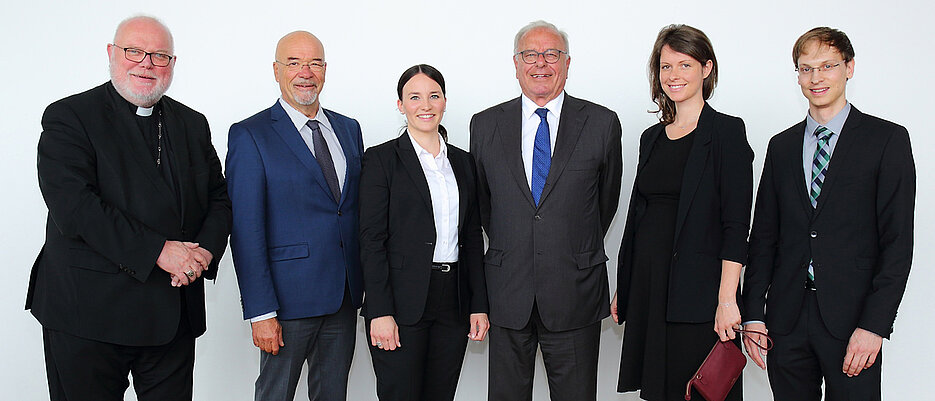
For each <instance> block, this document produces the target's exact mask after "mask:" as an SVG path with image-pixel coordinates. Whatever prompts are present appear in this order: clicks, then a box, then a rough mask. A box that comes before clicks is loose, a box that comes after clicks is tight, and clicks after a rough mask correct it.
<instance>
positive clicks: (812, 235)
mask: <svg viewBox="0 0 935 401" xmlns="http://www.w3.org/2000/svg"><path fill="white" fill-rule="evenodd" d="M808 236H810V237H812V238H818V231H812V232H810V233H808Z"/></svg>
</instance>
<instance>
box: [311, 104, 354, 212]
mask: <svg viewBox="0 0 935 401" xmlns="http://www.w3.org/2000/svg"><path fill="white" fill-rule="evenodd" d="M321 110H322V112H324V113H325V116H327V117H328V122H329V123H331V128H332V129H333V130H334V135H335V136H337V137H338V143H340V144H341V152H343V153H344V160H346V161H347V162H346V163H344V164H345V166H346V168H345V171H344V183H343V184H342V186H341V188H344V189H343V190H341V199H340V200H339V201H338V205H340V204H342V203H344V199H347V187H348V184H347V183H348V180H349V179H350V177H351V171H350V170H351V168H352V163H351V161H353V160H355V151H354V149H356V147H355V146H354V139H353V138H352V137H351V129H350V127H348V126H347V124H345V123H344V120H343V119H340V118H338V117H337V116H336V115H335V114H334V112H332V111H331V110H327V109H324V108H322V109H321ZM316 164H317V162H316ZM319 169H320V168H319ZM322 178H324V175H322ZM325 184H326V185H327V183H325Z"/></svg>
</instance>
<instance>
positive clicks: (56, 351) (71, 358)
mask: <svg viewBox="0 0 935 401" xmlns="http://www.w3.org/2000/svg"><path fill="white" fill-rule="evenodd" d="M182 319H183V320H185V319H187V318H186V317H185V316H184V315H183V316H182ZM42 340H43V344H44V347H45V366H46V373H47V375H48V379H49V394H50V397H51V401H85V400H87V401H120V400H123V396H124V394H125V393H126V391H127V387H128V386H129V385H130V382H129V380H128V375H129V374H132V375H133V389H134V390H135V391H136V395H137V399H139V400H140V401H183V400H187V401H191V399H192V374H193V372H194V366H195V338H194V337H192V334H191V330H190V329H189V328H188V325H180V327H179V331H178V333H177V334H176V336H175V338H174V339H173V340H172V341H171V342H169V343H168V344H165V345H159V346H147V347H134V346H125V345H117V344H110V343H104V342H100V341H94V340H89V339H86V338H81V337H76V336H73V335H71V334H67V333H64V332H61V331H56V330H50V329H46V328H43V329H42Z"/></svg>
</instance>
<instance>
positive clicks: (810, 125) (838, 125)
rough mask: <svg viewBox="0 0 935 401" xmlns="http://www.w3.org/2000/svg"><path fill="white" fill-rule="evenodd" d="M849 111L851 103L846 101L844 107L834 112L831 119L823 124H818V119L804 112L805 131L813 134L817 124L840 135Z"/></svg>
mask: <svg viewBox="0 0 935 401" xmlns="http://www.w3.org/2000/svg"><path fill="white" fill-rule="evenodd" d="M850 113H851V103H850V102H847V103H846V104H844V108H843V109H841V111H839V112H838V114H835V115H834V117H832V118H831V121H828V123H827V124H824V125H822V124H819V123H818V121H815V119H814V118H812V115H811V114H809V113H806V115H805V132H806V133H808V134H813V133H814V132H815V130H816V129H818V127H819V126H823V127H825V128H827V129H829V130H831V132H833V133H835V134H838V135H840V134H841V131H842V130H843V129H844V122H845V121H847V116H848V114H850Z"/></svg>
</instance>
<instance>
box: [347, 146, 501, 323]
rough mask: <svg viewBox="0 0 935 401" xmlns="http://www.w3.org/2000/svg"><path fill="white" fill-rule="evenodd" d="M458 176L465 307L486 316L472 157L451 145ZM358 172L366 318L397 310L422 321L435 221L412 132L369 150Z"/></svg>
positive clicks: (404, 318) (405, 318) (402, 319)
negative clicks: (411, 138)
mask: <svg viewBox="0 0 935 401" xmlns="http://www.w3.org/2000/svg"><path fill="white" fill-rule="evenodd" d="M447 146H448V161H449V162H450V163H451V169H452V170H453V171H454V174H455V179H456V180H457V181H458V193H459V199H458V205H459V213H458V247H459V249H458V259H459V260H458V265H459V266H458V270H457V273H458V301H459V307H460V312H461V313H462V314H463V315H465V316H467V315H468V314H469V313H487V286H486V283H485V280H484V270H483V268H482V266H481V258H482V255H483V251H484V239H483V235H482V233H481V227H480V216H479V213H478V209H477V192H476V178H475V175H474V159H473V158H471V155H469V154H468V153H467V152H465V151H463V150H461V149H458V148H456V147H454V146H452V145H451V144H448V145H447ZM361 168H362V169H361V175H360V262H361V266H362V268H363V272H364V290H365V292H366V297H365V300H364V306H363V309H362V310H361V315H363V316H364V317H365V318H367V319H373V318H375V317H380V316H388V315H392V316H393V317H394V319H395V320H396V323H398V324H405V325H412V324H415V323H416V322H418V321H419V320H420V319H421V318H422V313H423V312H424V311H425V302H426V298H427V297H428V289H429V278H430V275H431V272H432V256H433V254H434V251H435V219H434V215H433V214H432V198H431V195H430V193H429V186H428V182H427V181H426V179H425V173H424V172H423V171H422V166H421V164H419V159H418V157H417V156H416V152H415V149H414V148H413V147H412V141H411V140H410V139H409V134H408V133H403V135H401V136H399V137H398V138H396V139H393V140H390V141H388V142H385V143H383V144H380V145H377V146H374V147H371V148H369V149H367V151H366V152H364V158H363V161H362V167H361Z"/></svg>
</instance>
